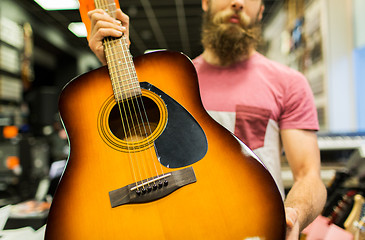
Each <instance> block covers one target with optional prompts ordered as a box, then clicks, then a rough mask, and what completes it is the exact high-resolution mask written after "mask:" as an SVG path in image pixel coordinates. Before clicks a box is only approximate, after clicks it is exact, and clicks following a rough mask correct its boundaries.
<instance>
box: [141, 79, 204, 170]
mask: <svg viewBox="0 0 365 240" xmlns="http://www.w3.org/2000/svg"><path fill="white" fill-rule="evenodd" d="M140 85H141V88H143V89H146V90H149V91H152V92H154V93H156V94H157V95H159V97H161V99H162V100H163V101H164V102H165V104H166V107H167V111H168V121H167V125H166V128H165V130H164V131H163V133H162V134H161V135H160V136H159V137H158V138H157V139H156V140H155V143H154V144H155V150H156V154H157V156H158V158H159V161H160V163H161V164H162V165H164V166H165V167H168V168H180V167H185V166H188V165H191V164H193V163H195V162H197V161H199V160H200V159H202V158H203V157H204V156H205V154H206V153H207V151H208V142H207V138H206V136H205V133H204V131H203V129H202V128H201V126H200V125H199V123H198V122H197V121H196V120H195V118H194V117H193V116H192V115H191V114H190V113H189V112H188V111H187V110H186V109H185V108H184V107H183V106H181V105H180V104H179V103H178V102H176V101H175V100H174V99H172V98H171V97H169V96H168V95H167V94H165V93H164V92H163V91H161V90H160V89H158V88H156V87H155V86H153V85H152V84H150V83H147V82H142V83H140Z"/></svg>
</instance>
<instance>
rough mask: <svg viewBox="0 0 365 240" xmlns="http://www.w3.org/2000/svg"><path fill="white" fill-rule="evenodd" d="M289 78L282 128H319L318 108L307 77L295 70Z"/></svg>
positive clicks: (280, 123) (281, 120)
mask: <svg viewBox="0 0 365 240" xmlns="http://www.w3.org/2000/svg"><path fill="white" fill-rule="evenodd" d="M287 80H288V81H287V86H286V89H285V96H284V106H283V110H282V111H283V112H282V114H281V119H280V122H279V125H280V128H281V129H306V130H319V124H318V115H317V109H316V107H315V103H314V97H313V93H312V90H311V88H310V86H309V83H308V81H307V79H306V78H305V77H304V76H303V75H302V74H301V73H299V72H294V71H293V72H292V74H291V76H290V77H289V78H288V79H287Z"/></svg>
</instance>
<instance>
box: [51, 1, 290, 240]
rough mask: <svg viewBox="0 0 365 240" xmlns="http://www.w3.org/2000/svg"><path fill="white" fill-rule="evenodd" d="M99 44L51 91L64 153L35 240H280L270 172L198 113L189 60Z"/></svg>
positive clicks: (113, 42) (279, 211) (278, 201)
mask: <svg viewBox="0 0 365 240" xmlns="http://www.w3.org/2000/svg"><path fill="white" fill-rule="evenodd" d="M102 7H103V6H101V8H102ZM120 45H121V51H122V53H120V54H119V55H118V54H117V55H118V56H117V57H115V55H114V54H109V57H108V49H109V52H110V49H113V50H114V49H115V47H116V46H120ZM105 48H106V54H107V59H108V67H102V68H99V69H96V70H93V71H91V72H89V73H86V74H84V75H81V76H79V77H77V78H75V79H74V80H72V81H71V82H70V83H68V84H67V85H66V87H65V88H64V89H63V91H62V93H61V95H60V99H59V111H60V115H61V119H62V122H63V124H64V126H65V129H66V132H67V136H68V139H69V146H70V154H69V157H68V162H67V166H66V169H65V171H64V173H63V176H62V178H61V181H60V183H59V186H58V189H57V191H56V194H55V196H54V199H53V202H52V205H51V209H50V213H49V217H48V222H47V227H46V234H45V239H47V240H58V239H59V240H81V239H88V240H92V239H97V240H100V239H108V240H112V239H135V240H141V239H144V240H148V239H158V240H163V239H173V240H178V239H181V240H188V239H189V240H192V239H200V240H202V239H210V240H214V239H221V240H228V239H229V240H235V239H237V240H245V239H246V240H282V239H285V226H286V225H285V214H284V207H283V201H282V198H281V195H280V193H279V191H278V188H277V186H276V184H275V182H274V180H273V178H272V177H271V175H270V173H269V172H268V171H267V169H266V168H265V167H264V166H263V164H262V163H261V162H260V161H259V160H258V159H257V157H256V156H255V155H254V154H253V153H252V151H251V150H250V149H248V148H247V147H246V146H245V145H244V144H243V143H242V142H240V141H239V140H238V139H237V138H236V137H235V136H234V135H232V134H231V133H230V132H228V131H227V130H226V129H225V128H223V127H222V126H220V125H219V124H218V123H216V122H215V121H214V120H212V119H211V118H210V116H209V115H208V114H207V112H206V111H205V110H204V108H203V106H202V103H201V100H200V94H199V87H198V81H197V75H196V72H195V68H194V66H193V64H192V63H191V61H190V60H189V59H188V58H187V57H186V56H185V55H183V54H181V53H177V52H167V51H157V52H153V53H149V54H145V55H143V56H140V57H137V58H135V59H134V60H133V59H132V58H131V57H130V54H129V53H127V51H128V44H126V40H125V39H123V38H121V39H109V40H106V41H105ZM113 52H114V51H113ZM110 53H111V52H110Z"/></svg>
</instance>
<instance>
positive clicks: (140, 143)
mask: <svg viewBox="0 0 365 240" xmlns="http://www.w3.org/2000/svg"><path fill="white" fill-rule="evenodd" d="M142 97H143V98H144V99H148V101H149V102H150V104H154V107H155V110H157V111H158V114H159V119H158V120H157V123H154V124H155V125H156V126H155V129H154V130H153V131H152V132H151V133H150V134H149V135H148V136H147V137H144V138H142V139H138V140H137V141H126V140H124V139H121V138H120V137H118V136H116V134H115V133H114V132H115V130H112V129H111V126H110V114H111V112H112V111H113V108H115V107H116V106H117V102H116V101H115V99H114V95H110V96H109V97H108V99H106V100H105V102H104V104H103V106H102V107H101V110H100V112H99V115H98V132H99V135H100V136H101V138H102V139H103V141H104V142H105V143H106V144H107V145H108V146H109V147H111V148H113V149H115V150H117V151H121V152H128V153H130V152H139V151H144V150H146V149H149V148H151V147H153V146H154V141H155V140H156V139H157V138H158V137H159V136H160V135H161V134H162V132H163V131H164V129H165V127H166V125H167V121H168V112H167V107H166V104H165V103H164V101H163V100H162V99H161V98H160V97H159V96H158V95H157V94H156V93H154V92H152V91H149V90H146V89H142ZM138 111H139V110H138ZM113 131H114V132H113Z"/></svg>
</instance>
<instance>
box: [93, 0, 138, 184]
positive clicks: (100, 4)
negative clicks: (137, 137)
mask: <svg viewBox="0 0 365 240" xmlns="http://www.w3.org/2000/svg"><path fill="white" fill-rule="evenodd" d="M94 3H95V7H96V8H99V9H104V10H105V11H106V12H109V8H108V7H107V5H108V4H107V3H105V1H102V0H101V1H100V2H98V1H97V0H95V1H94ZM103 43H104V51H105V52H106V59H107V66H108V68H111V62H112V60H111V59H110V58H109V56H111V55H110V54H111V50H110V48H109V45H110V40H109V38H104V40H103ZM109 72H110V75H112V71H111V70H109ZM111 78H112V76H111ZM112 87H113V91H114V88H115V87H114V86H112ZM114 97H115V100H116V102H117V104H118V108H119V114H120V116H122V110H121V106H120V102H119V98H118V96H114ZM123 105H124V103H123ZM121 124H122V126H123V131H124V133H126V132H127V129H126V128H128V126H127V125H128V122H127V123H124V119H123V118H121ZM126 145H127V151H128V155H129V162H130V166H131V172H132V176H133V179H134V182H135V184H136V186H137V174H136V170H135V167H134V163H133V157H132V156H133V154H132V153H131V147H130V146H129V143H128V141H126Z"/></svg>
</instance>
